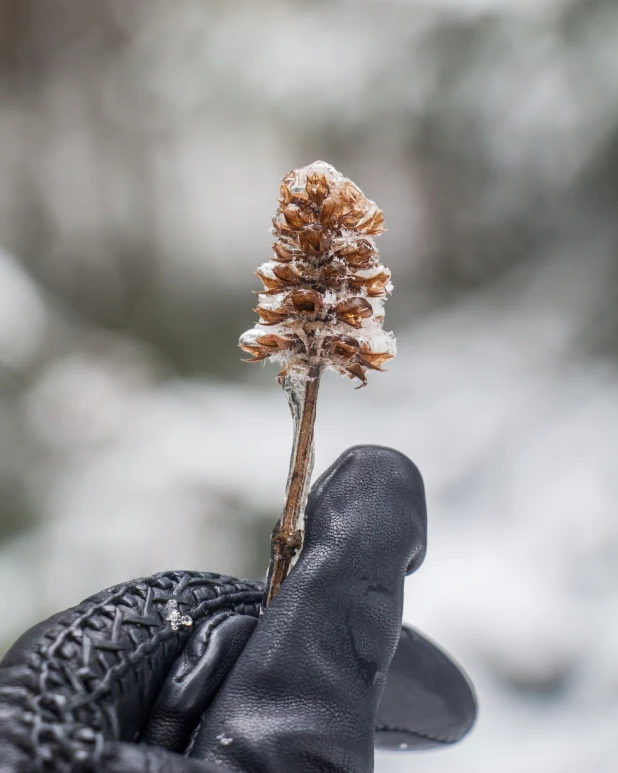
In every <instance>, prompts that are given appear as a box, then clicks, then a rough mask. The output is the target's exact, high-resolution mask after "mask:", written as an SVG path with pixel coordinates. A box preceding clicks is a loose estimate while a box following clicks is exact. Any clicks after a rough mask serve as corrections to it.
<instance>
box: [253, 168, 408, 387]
mask: <svg viewBox="0 0 618 773" xmlns="http://www.w3.org/2000/svg"><path fill="white" fill-rule="evenodd" d="M383 222H384V218H383V214H382V211H381V210H380V209H379V208H378V206H377V205H376V204H375V203H374V202H373V201H370V200H369V199H367V198H366V197H365V196H364V195H363V193H362V191H361V190H360V188H358V186H356V185H355V184H354V183H353V182H352V181H351V180H348V179H347V178H346V177H344V176H343V175H342V174H341V173H340V172H338V171H337V170H336V169H335V168H334V167H332V166H331V165H330V164H327V163H326V162H324V161H316V162H314V163H313V164H310V165H309V166H306V167H303V168H302V169H297V170H293V171H291V172H289V173H288V174H287V175H286V176H285V177H284V178H283V180H282V182H281V189H280V199H279V207H278V209H277V212H276V213H275V217H274V218H273V233H274V234H275V236H276V237H277V240H276V241H275V243H274V244H273V253H274V254H273V257H272V259H271V260H270V261H268V262H266V263H264V264H262V265H261V266H259V268H258V269H257V271H256V275H257V276H258V277H259V279H260V280H261V281H262V283H263V285H264V290H263V291H262V292H260V293H259V294H258V299H259V304H258V306H257V307H256V309H255V311H256V312H257V314H258V315H259V317H260V319H259V322H258V323H256V325H255V327H254V328H253V329H252V330H249V331H247V332H246V333H244V334H243V335H242V336H241V338H240V342H239V344H240V346H241V348H242V349H243V350H244V351H246V352H248V353H249V354H251V355H252V359H251V360H249V361H250V362H257V361H260V360H266V359H272V360H276V361H278V362H280V363H281V364H282V366H283V367H282V370H281V373H280V374H279V375H280V378H281V379H283V378H285V377H286V376H288V374H290V373H294V374H297V375H298V376H299V377H301V378H302V377H303V376H306V375H307V373H308V370H309V368H310V367H312V366H319V368H320V369H322V370H325V369H327V368H331V369H333V370H336V371H337V372H338V373H341V374H342V375H345V376H348V377H349V378H355V379H358V380H359V381H360V382H361V386H364V385H365V384H366V383H367V379H366V375H365V374H366V371H367V370H382V368H381V366H382V364H383V363H384V362H386V361H387V360H389V359H391V358H392V357H394V356H395V354H396V343H395V338H394V336H393V334H392V333H387V332H385V331H384V330H383V329H382V323H383V321H384V299H385V298H386V296H387V295H388V294H389V293H390V292H391V291H392V289H393V285H392V283H391V273H390V271H389V269H388V268H386V267H385V266H383V265H382V263H381V262H380V256H379V253H378V251H377V249H376V246H375V242H374V237H375V236H378V235H379V234H380V233H382V232H383V231H384V225H383Z"/></svg>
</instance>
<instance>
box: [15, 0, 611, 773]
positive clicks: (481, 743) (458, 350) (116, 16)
mask: <svg viewBox="0 0 618 773" xmlns="http://www.w3.org/2000/svg"><path fill="white" fill-rule="evenodd" d="M317 158H323V159H325V160H328V161H329V162H331V163H333V164H334V165H335V166H336V167H337V168H339V169H340V170H341V171H342V172H343V173H344V174H346V175H348V176H349V177H351V178H352V179H353V180H354V181H355V182H357V183H358V184H359V185H360V187H361V188H362V189H363V191H364V192H365V193H366V194H367V195H368V196H369V197H370V198H372V199H374V200H375V201H376V202H378V204H379V205H380V206H381V207H382V208H383V209H384V211H385V214H386V224H387V226H388V228H389V231H388V233H387V234H386V235H385V236H384V237H382V238H381V239H380V241H379V246H380V248H381V252H382V256H383V260H384V263H385V264H386V265H388V266H390V267H391V268H392V270H393V276H394V282H395V293H394V295H393V297H392V299H391V300H390V301H389V303H388V305H387V319H386V327H387V328H388V329H393V330H394V331H395V332H396V334H397V336H398V340H399V356H398V358H397V359H396V360H395V361H394V362H393V364H392V366H391V367H390V372H389V373H388V374H385V375H382V376H374V377H373V378H371V383H370V385H369V387H368V388H367V389H364V390H361V391H360V392H355V391H354V390H353V388H352V387H353V385H352V384H351V382H344V381H343V380H342V379H337V378H335V377H332V378H329V379H327V380H326V382H325V385H324V388H323V396H322V398H321V404H320V406H319V415H318V425H317V458H316V471H318V472H319V471H321V470H323V469H324V468H325V467H326V466H328V465H329V464H330V463H331V462H332V461H333V460H334V458H335V457H336V456H337V455H338V454H339V453H340V452H341V451H343V450H344V449H345V448H346V447H348V446H349V445H352V444H354V443H365V442H375V443H380V444H384V445H391V446H394V447H396V448H398V449H400V450H402V451H403V452H405V453H406V454H408V455H409V456H410V457H411V458H412V459H414V460H415V461H416V462H417V464H418V465H419V467H420V469H421V471H422V472H423V474H424V477H425V482H426V487H427V493H428V504H429V517H430V545H429V552H428V557H427V560H426V562H425V565H424V567H423V568H422V570H421V571H420V572H419V574H418V575H416V576H415V577H413V578H411V579H410V580H409V585H408V588H407V597H406V599H407V600H406V613H405V618H406V620H407V621H408V622H410V623H412V624H414V625H416V626H418V627H419V628H420V629H421V630H423V631H424V632H425V633H427V634H428V635H429V636H431V637H432V638H434V639H436V640H437V641H439V642H440V643H441V644H443V645H444V646H445V647H446V648H447V649H448V650H450V651H451V652H452V653H454V654H455V656H456V657H457V659H458V660H459V661H460V662H462V663H463V664H464V665H465V667H466V669H467V671H468V672H469V673H470V675H471V676H472V678H473V680H474V682H475V684H476V687H477V690H478V693H479V700H480V709H481V714H480V719H479V723H478V726H477V728H476V730H475V731H474V733H473V735H472V736H471V737H470V738H469V739H468V740H466V741H465V742H464V743H463V744H461V745H460V746H458V747H455V748H453V749H450V750H447V751H444V752H440V753H428V754H419V755H416V756H407V755H402V756H400V755H396V756H387V755H384V754H381V755H378V760H377V770H378V771H383V772H384V771H393V772H394V773H403V771H414V772H415V773H438V772H439V773H444V771H453V773H522V771H526V773H581V772H582V771H586V773H613V771H615V769H616V763H617V762H618V740H617V738H618V737H617V735H616V732H615V729H616V723H617V721H618V655H617V653H618V518H617V516H616V502H617V501H618V368H617V365H618V216H617V212H618V4H616V3H614V2H612V0H433V1H432V0H425V2H421V1H420V0H408V1H407V2H406V0H399V1H397V0H381V1H380V0H374V1H373V2H371V1H367V2H362V0H348V1H347V2H346V1H345V0H339V1H338V2H337V1H335V0H332V1H331V2H326V1H325V0H321V1H320V0H306V1H305V2H301V0H296V1H293V0H281V1H280V2H279V1H277V0H238V1H237V2H231V0H208V1H207V0H177V1H176V2H174V3H170V2H168V1H167V0H55V2H47V1H45V2H41V0H0V244H1V246H2V249H1V251H0V587H3V588H9V587H12V586H14V584H15V582H16V581H17V579H19V586H20V593H19V595H18V596H15V594H13V593H11V594H10V599H9V600H8V601H6V603H5V604H3V607H5V611H4V613H3V615H2V628H1V631H0V650H2V649H4V648H5V647H6V646H8V644H9V643H10V642H11V640H12V639H13V638H15V637H16V636H17V634H18V633H19V632H21V631H22V630H23V629H24V628H25V627H27V626H29V625H30V624H32V623H34V622H35V621H37V620H38V619H40V618H42V617H45V616H47V615H49V614H51V613H53V612H55V611H57V610H58V609H60V608H62V607H66V606H69V605H72V604H75V603H77V602H78V601H80V600H81V599H82V598H84V597H85V596H87V595H89V594H91V593H93V592H95V591H97V590H99V589H100V588H102V587H105V586H109V585H112V584H113V583H116V582H119V581H121V580H124V579H127V578H129V577H132V576H139V575H142V574H147V573H151V572H154V571H158V570H162V569H167V568H195V569H210V570H213V571H221V572H224V573H230V574H236V573H237V574H240V575H246V574H248V575H252V576H262V575H263V572H264V570H265V567H266V562H267V556H268V537H269V532H270V529H271V527H272V524H273V522H274V520H275V519H276V517H277V516H278V510H279V507H280V505H281V500H282V495H283V487H284V482H285V477H286V472H287V462H288V454H289V447H290V431H291V427H290V420H289V416H288V409H287V407H286V405H285V401H284V398H283V396H282V394H281V393H280V390H279V389H278V388H277V387H276V385H275V384H274V377H275V373H276V370H275V369H274V368H273V367H267V368H264V369H262V368H259V367H251V366H248V365H245V364H243V363H241V362H240V353H239V350H238V349H237V348H236V342H237V338H238V335H239V334H240V333H241V332H242V331H243V330H245V329H247V328H248V327H250V326H251V325H252V324H253V321H254V320H253V314H252V312H251V307H252V299H253V296H252V295H251V290H252V289H255V288H256V287H257V280H256V279H255V277H253V274H252V272H253V269H254V268H255V267H256V266H257V265H258V264H259V263H261V262H263V261H264V260H265V259H267V258H268V255H269V251H270V243H271V240H270V237H269V234H268V224H269V218H270V217H271V215H272V214H273V212H274V209H275V206H276V204H275V198H276V196H277V192H278V180H279V178H280V177H281V176H282V175H283V174H284V173H285V172H287V171H288V170H289V169H290V168H292V167H297V166H301V165H304V164H306V163H309V162H311V161H313V160H315V159H317ZM179 533H181V534H182V535H183V536H182V537H179V536H178V534H179Z"/></svg>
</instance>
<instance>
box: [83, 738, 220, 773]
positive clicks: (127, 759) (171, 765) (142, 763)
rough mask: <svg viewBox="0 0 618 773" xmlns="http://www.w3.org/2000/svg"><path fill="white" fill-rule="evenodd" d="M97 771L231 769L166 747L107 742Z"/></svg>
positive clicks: (206, 772) (205, 772)
mask: <svg viewBox="0 0 618 773" xmlns="http://www.w3.org/2000/svg"><path fill="white" fill-rule="evenodd" d="M96 771H97V773H231V771H229V769H228V768H222V767H220V766H217V768H213V767H210V766H208V765H206V764H205V763H203V762H200V760H190V759H188V758H187V757H182V756H181V755H179V754H174V753H173V752H170V751H168V750H167V749H159V748H157V747H155V746H146V745H145V744H143V745H141V746H135V745H134V744H129V743H108V744H106V745H105V748H104V750H103V754H102V757H101V760H100V762H98V764H97V767H96Z"/></svg>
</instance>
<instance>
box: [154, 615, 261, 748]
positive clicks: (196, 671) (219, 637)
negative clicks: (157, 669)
mask: <svg viewBox="0 0 618 773" xmlns="http://www.w3.org/2000/svg"><path fill="white" fill-rule="evenodd" d="M256 625H257V618H255V617H249V616H248V615H239V614H236V613H234V612H224V613H222V614H220V615H216V616H215V617H213V618H211V619H210V620H206V621H205V622H204V623H202V624H201V625H200V626H199V627H198V629H197V630H196V631H195V633H194V634H193V635H192V636H191V638H190V639H189V641H188V642H187V645H186V647H185V648H184V650H183V652H182V654H181V655H180V657H179V658H178V659H177V660H176V662H175V663H174V664H173V665H172V667H171V668H170V670H169V673H168V675H167V678H166V679H165V682H164V683H163V687H162V688H161V691H160V692H159V695H158V697H157V700H156V701H155V704H154V706H153V708H152V711H151V712H150V717H149V719H148V722H147V724H146V727H145V728H144V731H143V733H142V736H141V739H140V740H141V741H143V742H144V743H147V744H151V745H152V746H162V747H164V748H166V749H169V750H171V751H175V752H183V751H184V750H185V749H186V748H187V744H188V743H189V739H190V737H191V733H192V732H193V730H194V728H195V727H196V725H197V724H198V722H199V720H200V717H201V716H202V714H203V712H204V710H205V709H206V707H207V706H208V704H209V703H210V701H211V700H212V698H213V696H214V695H215V693H216V692H217V690H218V689H219V687H220V685H221V683H222V682H223V680H224V679H225V677H226V676H227V674H228V672H229V670H230V668H231V667H232V666H233V665H234V663H235V662H236V660H237V659H238V657H239V655H240V654H241V652H242V651H243V649H244V647H245V644H246V643H247V641H248V640H249V637H250V636H251V634H252V633H253V630H254V629H255V626H256Z"/></svg>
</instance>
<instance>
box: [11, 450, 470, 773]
mask: <svg viewBox="0 0 618 773" xmlns="http://www.w3.org/2000/svg"><path fill="white" fill-rule="evenodd" d="M425 544H426V516H425V501H424V493H423V483H422V479H421V476H420V474H419V472H418V470H417V469H416V467H415V466H414V465H413V464H412V463H411V462H410V461H409V460H408V459H407V458H406V457H404V456H402V455H401V454H399V453H398V452H396V451H392V450H389V449H386V448H380V447H372V446H360V447H356V448H352V449H350V450H348V451H347V452H345V453H344V454H343V455H342V456H341V457H340V458H339V459H338V460H337V462H335V464H334V465H333V466H332V467H331V468H330V469H329V470H328V471H327V472H326V473H324V475H322V477H321V478H320V479H319V480H318V482H317V483H316V484H315V486H314V487H313V490H312V492H311V495H310V498H309V503H308V506H307V517H306V536H305V545H304V550H303V552H302V554H301V557H300V558H299V560H298V563H297V564H296V566H295V567H294V569H293V571H292V573H291V574H290V576H289V577H288V578H287V580H286V581H285V583H284V584H283V586H282V588H281V590H280V592H279V594H278V596H277V597H276V598H275V599H274V601H273V602H272V604H271V605H270V607H269V609H268V610H267V612H266V613H265V614H264V615H263V617H262V618H261V619H260V620H259V623H258V621H257V615H258V609H259V603H260V600H261V597H262V590H263V586H262V584H261V583H258V582H251V581H240V580H235V579H232V578H230V577H222V576H220V575H214V574H209V573H204V572H164V573H161V574H157V575H154V576H153V577H148V578H145V579H140V580H134V581H132V582H127V583H125V584H123V585H119V586H117V587H115V588H111V589H109V590H106V591H103V592H102V593H99V594H98V595H96V596H93V597H92V598H90V599H88V600H86V601H84V602H83V603H82V604H80V605H79V606H77V607H74V608H73V609H70V610H67V611H66V612H62V613H60V614H58V615H55V616H54V617H52V618H50V619H49V620H47V621H45V622H44V623H41V624H39V625H37V626H35V627H34V628H33V629H31V630H30V631H28V632H27V633H25V634H24V635H23V636H22V637H21V638H20V639H19V640H18V641H17V642H16V643H15V644H14V646H13V647H12V649H11V650H10V651H9V653H8V654H7V655H6V656H5V658H4V660H3V661H2V663H1V664H0V773H31V772H32V773H34V772H35V771H36V772H37V773H48V772H53V773H57V772H58V773H60V772H62V773H68V772H69V771H70V772H71V773H76V772H77V771H96V773H215V772H216V773H258V772H259V773H313V772H315V773H318V771H320V772H321V771H331V772H332V773H335V772H336V773H368V772H369V771H372V770H373V750H374V739H377V743H378V745H383V746H386V747H389V748H399V747H402V748H403V747H405V748H427V747H428V746H432V745H441V744H448V743H453V742H454V741H457V740H458V739H459V738H461V737H462V736H463V735H464V734H465V733H466V732H467V731H468V729H469V728H470V727H471V725H472V723H473V721H474V717H475V711H476V709H475V701H474V696H473V693H472V690H471V688H470V686H469V684H468V682H467V680H466V679H465V677H464V676H463V675H462V673H461V672H460V671H459V669H458V668H457V667H456V666H455V665H454V664H453V663H452V662H451V661H450V660H449V659H448V658H447V657H446V656H445V655H444V654H443V653H441V652H440V651H439V650H438V649H437V648H435V647H434V646H433V645H432V644H430V643H429V642H428V641H426V640H425V639H423V637H421V636H420V635H419V634H418V633H416V632H414V631H412V630H409V629H406V628H404V629H403V631H401V629H400V625H401V615H402V603H403V581H404V577H405V575H406V574H408V573H410V572H413V571H414V570H416V569H417V568H418V567H419V565H420V564H421V563H422V561H423V558H424V555H425ZM17 595H18V594H17ZM393 655H394V658H393ZM391 661H392V662H391ZM389 666H390V671H389ZM387 673H388V679H387ZM385 686H386V688H385ZM380 701H381V702H380Z"/></svg>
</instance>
